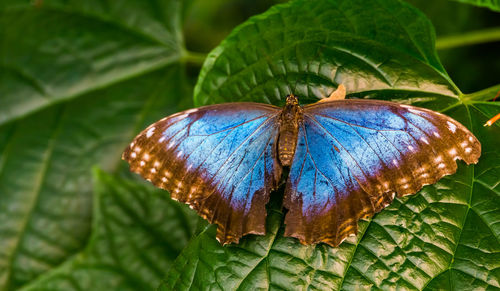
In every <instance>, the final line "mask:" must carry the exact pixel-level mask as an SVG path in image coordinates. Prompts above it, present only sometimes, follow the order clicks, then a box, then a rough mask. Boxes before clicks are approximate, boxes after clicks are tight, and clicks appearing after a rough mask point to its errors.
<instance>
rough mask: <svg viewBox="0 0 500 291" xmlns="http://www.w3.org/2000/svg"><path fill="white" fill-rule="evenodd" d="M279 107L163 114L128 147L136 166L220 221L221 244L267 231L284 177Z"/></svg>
mask: <svg viewBox="0 0 500 291" xmlns="http://www.w3.org/2000/svg"><path fill="white" fill-rule="evenodd" d="M279 111H280V109H279V108H278V107H274V106H271V105H265V104H258V103H228V104H220V105H212V106H205V107H201V108H197V109H191V110H188V111H184V112H180V113H178V114H175V115H172V116H170V117H167V118H164V119H162V120H160V121H158V122H156V123H154V124H152V125H151V126H150V127H148V128H147V129H145V130H144V131H143V132H141V133H140V134H139V135H138V136H137V137H136V138H135V139H134V141H133V142H132V143H131V144H130V145H129V146H128V147H127V149H126V150H125V152H124V153H123V159H124V160H126V161H127V162H128V163H129V164H130V168H131V170H132V171H134V172H136V173H138V174H140V175H141V176H142V177H144V178H145V179H147V180H149V181H151V182H152V183H153V184H154V185H155V186H157V187H160V188H163V189H165V190H168V191H169V192H170V194H171V197H172V198H173V199H176V200H179V201H181V202H184V203H187V204H189V205H190V207H191V208H193V209H195V210H196V211H197V212H198V213H199V214H200V215H201V216H202V217H204V218H205V219H207V220H208V221H210V222H211V223H216V224H217V225H218V228H217V238H218V239H219V241H221V242H222V243H229V242H238V240H239V238H240V237H241V236H243V235H245V234H248V233H254V234H265V219H266V209H265V205H266V203H267V202H268V200H269V192H270V191H271V189H273V188H274V187H275V186H276V185H277V182H278V180H279V178H280V176H281V166H280V165H279V163H278V161H277V160H276V154H275V150H276V147H275V146H274V145H275V142H276V138H277V135H278V126H279V123H278V120H277V118H278V114H279Z"/></svg>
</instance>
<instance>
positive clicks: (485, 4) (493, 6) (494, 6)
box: [453, 0, 500, 11]
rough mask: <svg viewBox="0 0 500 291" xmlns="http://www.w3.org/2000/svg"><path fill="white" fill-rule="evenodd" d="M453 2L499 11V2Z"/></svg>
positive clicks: (494, 0) (478, 0) (460, 0)
mask: <svg viewBox="0 0 500 291" xmlns="http://www.w3.org/2000/svg"><path fill="white" fill-rule="evenodd" d="M453 1H457V2H461V3H466V4H471V5H475V6H479V7H487V8H490V9H491V10H494V11H500V0H453Z"/></svg>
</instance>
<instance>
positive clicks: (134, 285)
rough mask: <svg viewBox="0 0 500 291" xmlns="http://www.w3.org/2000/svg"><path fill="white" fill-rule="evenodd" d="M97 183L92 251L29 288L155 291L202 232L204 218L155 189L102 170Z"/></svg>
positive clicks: (79, 254)
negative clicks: (174, 262) (180, 254)
mask: <svg viewBox="0 0 500 291" xmlns="http://www.w3.org/2000/svg"><path fill="white" fill-rule="evenodd" d="M94 183H95V184H96V188H95V201H94V202H95V203H94V218H93V219H94V222H93V233H92V236H91V238H90V241H89V243H88V245H87V247H86V248H85V250H83V251H82V252H80V253H78V254H76V255H75V256H74V257H73V258H72V259H70V260H68V261H67V262H65V263H64V264H63V265H61V266H59V267H57V268H55V269H54V270H53V271H51V272H49V273H48V275H47V276H42V277H41V278H40V279H39V280H37V281H36V283H35V284H32V285H29V286H27V287H26V288H24V289H23V290H155V289H156V287H158V284H159V282H160V280H161V279H162V277H163V275H164V273H165V270H167V269H168V268H169V267H170V266H171V264H172V263H173V261H174V260H175V258H176V257H177V255H178V254H179V253H180V251H181V250H182V249H183V248H184V246H185V244H186V243H187V242H188V241H189V239H190V238H191V236H192V235H193V234H194V232H195V230H196V227H197V222H198V215H197V214H196V213H195V212H193V211H190V209H189V208H188V207H187V205H181V204H179V203H177V202H175V201H173V200H171V199H170V197H169V196H168V195H165V192H164V191H162V190H160V189H157V188H155V187H153V186H152V185H140V184H138V183H137V182H134V181H130V180H129V179H117V178H113V177H112V176H110V175H108V174H105V173H103V172H101V171H95V173H94ZM200 220H202V219H201V218H200Z"/></svg>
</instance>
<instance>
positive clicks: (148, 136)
mask: <svg viewBox="0 0 500 291" xmlns="http://www.w3.org/2000/svg"><path fill="white" fill-rule="evenodd" d="M155 129H156V127H154V126H153V127H151V128H150V129H148V131H147V132H146V137H147V138H150V137H151V136H152V135H153V133H155Z"/></svg>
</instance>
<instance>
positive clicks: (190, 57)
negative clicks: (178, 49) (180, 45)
mask: <svg viewBox="0 0 500 291" xmlns="http://www.w3.org/2000/svg"><path fill="white" fill-rule="evenodd" d="M206 58H207V54H205V53H198V52H191V51H187V50H185V51H184V52H183V53H182V57H181V62H185V63H191V64H194V65H198V66H200V67H201V66H202V65H203V62H204V61H205V59H206Z"/></svg>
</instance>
